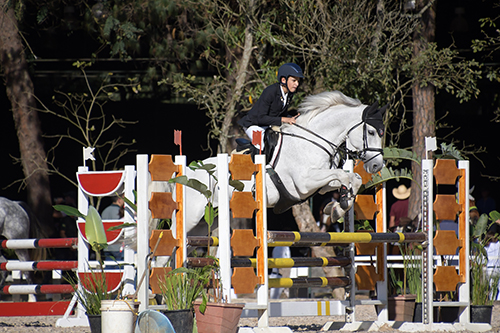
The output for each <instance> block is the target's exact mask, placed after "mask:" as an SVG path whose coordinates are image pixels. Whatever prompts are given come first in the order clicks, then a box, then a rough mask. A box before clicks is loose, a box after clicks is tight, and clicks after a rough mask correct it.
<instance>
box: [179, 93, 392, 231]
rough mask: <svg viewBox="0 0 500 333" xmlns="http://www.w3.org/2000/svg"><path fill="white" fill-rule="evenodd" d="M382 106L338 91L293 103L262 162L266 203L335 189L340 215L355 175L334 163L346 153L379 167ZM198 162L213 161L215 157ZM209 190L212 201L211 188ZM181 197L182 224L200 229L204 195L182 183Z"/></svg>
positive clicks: (279, 206)
mask: <svg viewBox="0 0 500 333" xmlns="http://www.w3.org/2000/svg"><path fill="white" fill-rule="evenodd" d="M385 109H386V107H383V108H382V109H379V108H378V103H375V104H374V105H372V106H367V105H363V104H362V103H361V102H360V101H359V100H357V99H353V98H350V97H347V96H345V95H344V94H342V93H341V92H338V91H332V92H323V93H320V94H317V95H312V96H308V97H306V98H305V99H304V101H303V103H302V104H301V105H300V106H299V112H300V117H298V118H297V124H296V125H288V124H285V125H282V126H281V135H280V139H279V143H278V146H277V147H276V149H275V150H274V154H273V157H272V159H271V161H270V163H269V164H268V165H267V167H266V168H267V176H266V177H267V179H266V184H267V185H266V186H267V203H268V207H274V210H275V212H277V213H281V212H284V211H286V210H287V209H289V208H290V207H292V206H293V205H294V204H296V203H300V202H303V201H305V200H307V199H308V198H310V197H311V196H313V195H314V194H316V193H320V194H324V193H327V192H330V191H333V190H337V189H340V191H341V203H340V204H338V205H337V206H335V207H334V210H333V211H332V213H333V214H334V215H336V216H343V215H344V214H345V211H346V210H347V209H349V208H350V207H351V206H352V204H353V203H354V198H355V194H356V193H357V191H358V190H359V188H360V186H361V178H360V176H359V175H358V174H356V173H349V172H346V171H344V170H342V169H341V168H340V166H341V165H340V164H341V162H342V161H343V159H345V158H346V157H347V156H346V155H350V156H351V157H353V158H359V159H361V160H362V161H363V162H364V167H365V169H366V171H367V172H369V173H375V172H378V171H380V170H381V169H382V167H383V165H384V161H383V156H382V140H381V136H382V135H383V131H384V126H383V115H384V112H385ZM344 144H345V145H344ZM203 162H204V164H208V163H212V164H215V165H216V164H217V159H216V158H209V159H206V160H204V161H203ZM186 173H187V177H188V178H196V179H198V180H199V181H201V182H203V183H204V184H206V185H209V182H210V181H211V179H210V178H209V176H208V174H207V172H205V171H204V170H196V171H193V170H190V169H189V168H188V169H187V172H186ZM214 195H215V198H214V199H215V200H214V205H217V197H216V196H217V193H215V194H214ZM186 202H187V203H188V204H187V206H186V207H187V208H188V209H187V210H186V230H187V231H188V232H190V234H193V235H195V234H203V233H204V234H205V235H206V232H205V230H206V229H204V228H202V229H199V228H197V230H198V229H199V231H198V232H197V231H195V227H196V226H197V225H198V223H199V222H200V221H201V219H202V217H203V214H204V208H205V204H206V199H205V197H203V195H201V194H200V193H198V192H197V191H195V190H193V189H191V188H187V189H186ZM204 224H205V223H200V226H202V225H204Z"/></svg>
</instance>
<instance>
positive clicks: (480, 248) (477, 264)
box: [470, 211, 500, 305]
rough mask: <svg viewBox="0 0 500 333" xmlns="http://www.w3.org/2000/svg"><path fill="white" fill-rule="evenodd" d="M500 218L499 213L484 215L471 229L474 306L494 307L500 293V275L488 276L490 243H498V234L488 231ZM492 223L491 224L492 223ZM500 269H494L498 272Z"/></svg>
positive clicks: (493, 269)
mask: <svg viewBox="0 0 500 333" xmlns="http://www.w3.org/2000/svg"><path fill="white" fill-rule="evenodd" d="M499 218H500V213H499V212H497V211H492V212H490V214H489V216H488V215H486V214H482V215H481V216H480V217H479V220H478V222H477V223H476V225H475V226H472V227H471V234H472V237H471V239H472V241H471V249H470V252H471V254H470V276H471V282H472V283H471V303H472V304H473V305H492V304H493V301H494V300H495V299H494V297H493V296H494V295H496V294H497V292H498V282H499V280H500V275H499V274H495V273H492V274H488V271H487V268H486V267H487V265H488V255H487V249H486V247H487V246H488V244H489V242H490V241H498V234H496V235H490V234H488V230H489V228H490V226H491V225H492V224H493V223H496V221H498V219H499ZM490 221H491V222H490ZM498 269H499V267H496V268H492V269H491V270H492V271H493V272H495V271H496V272H498Z"/></svg>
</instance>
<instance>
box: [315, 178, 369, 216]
mask: <svg viewBox="0 0 500 333" xmlns="http://www.w3.org/2000/svg"><path fill="white" fill-rule="evenodd" d="M310 181H311V184H316V186H318V185H319V186H318V188H320V191H319V193H320V194H325V193H327V192H331V191H334V190H339V191H340V200H339V202H336V203H331V204H329V205H327V207H325V210H324V211H325V213H326V214H328V215H330V217H331V219H332V221H337V220H338V219H339V218H340V217H342V216H344V214H345V212H346V211H347V210H349V209H350V208H351V207H352V205H353V204H354V200H355V198H356V194H357V193H358V190H359V188H360V187H361V185H362V180H361V177H360V176H359V175H358V174H357V173H353V172H346V171H344V170H341V169H333V170H328V169H326V170H325V169H313V170H311V172H310Z"/></svg>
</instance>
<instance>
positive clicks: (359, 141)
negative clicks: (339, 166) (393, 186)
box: [346, 102, 387, 173]
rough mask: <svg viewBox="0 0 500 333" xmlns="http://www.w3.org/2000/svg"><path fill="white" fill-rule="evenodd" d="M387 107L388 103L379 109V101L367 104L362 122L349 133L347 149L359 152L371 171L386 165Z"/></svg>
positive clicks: (376, 170) (366, 167) (367, 169)
mask: <svg viewBox="0 0 500 333" xmlns="http://www.w3.org/2000/svg"><path fill="white" fill-rule="evenodd" d="M386 109H387V105H386V106H384V107H382V108H381V109H379V108H378V103H377V102H375V103H374V104H373V105H371V106H367V107H366V108H365V109H364V110H363V115H362V117H361V122H359V123H358V124H356V125H355V126H353V127H352V128H351V129H350V130H349V132H348V134H347V140H346V147H347V149H348V150H349V151H354V152H356V153H357V155H358V157H359V158H360V159H361V160H362V161H363V162H364V165H365V170H366V171H367V172H369V173H376V172H379V171H380V170H381V169H382V167H383V166H384V156H383V154H382V135H383V134H384V122H383V119H384V113H385V111H386Z"/></svg>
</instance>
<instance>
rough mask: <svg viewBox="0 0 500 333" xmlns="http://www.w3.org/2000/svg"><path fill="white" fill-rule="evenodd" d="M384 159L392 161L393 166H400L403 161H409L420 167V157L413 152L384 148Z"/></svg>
mask: <svg viewBox="0 0 500 333" xmlns="http://www.w3.org/2000/svg"><path fill="white" fill-rule="evenodd" d="M384 159H385V160H390V162H391V164H393V165H395V166H398V165H399V163H401V161H402V160H408V161H412V162H415V163H417V164H419V165H420V157H418V156H417V154H416V153H415V152H413V151H411V150H406V149H401V148H397V147H384Z"/></svg>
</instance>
